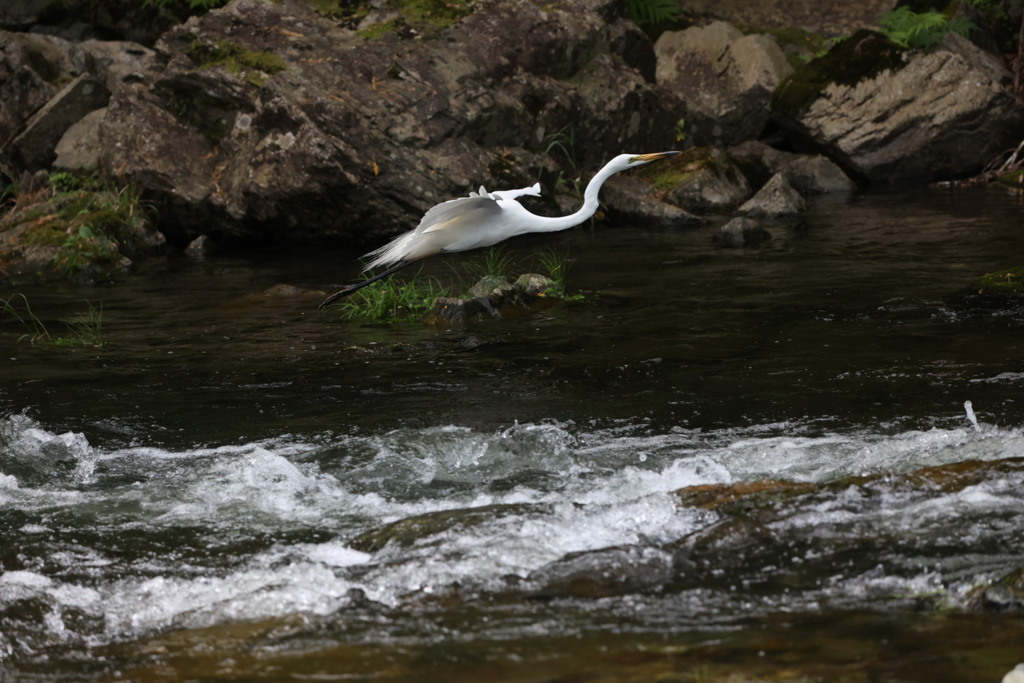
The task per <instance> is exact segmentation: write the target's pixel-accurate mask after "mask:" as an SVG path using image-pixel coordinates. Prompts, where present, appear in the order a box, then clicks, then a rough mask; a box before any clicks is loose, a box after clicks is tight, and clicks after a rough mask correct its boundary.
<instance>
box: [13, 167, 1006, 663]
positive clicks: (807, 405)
mask: <svg viewBox="0 0 1024 683" xmlns="http://www.w3.org/2000/svg"><path fill="white" fill-rule="evenodd" d="M1022 208H1024V201H1022V199H1021V196H1020V195H1019V194H1014V193H1011V192H1007V191H1005V190H1001V189H998V188H990V187H982V188H960V189H954V188H931V189H912V190H906V189H904V190H888V191H873V192H870V193H866V194H859V195H855V196H849V197H847V196H826V197H819V198H816V199H814V200H813V201H812V202H811V206H810V209H809V210H808V212H807V214H806V216H805V222H804V223H803V224H801V225H799V226H788V227H787V226H777V227H773V228H771V232H772V236H773V238H772V239H771V240H770V241H769V242H767V243H765V244H764V245H763V246H760V247H758V248H752V249H744V250H730V249H722V248H718V247H716V246H714V245H713V244H712V241H711V232H712V230H713V225H708V226H706V227H697V228H693V227H687V228H650V227H637V226H630V225H619V224H601V225H598V226H596V227H595V226H582V227H579V228H576V229H573V230H570V231H567V232H565V233H560V234H558V235H548V236H534V237H524V238H518V239H517V240H515V241H513V242H512V243H511V244H510V245H509V251H510V253H511V254H513V255H515V256H517V257H522V259H523V260H524V262H526V263H527V264H528V262H529V259H530V255H531V254H532V253H533V252H534V251H536V249H538V248H540V247H542V246H546V245H555V246H556V247H557V248H558V249H559V251H561V252H562V253H565V254H567V255H568V256H569V258H570V264H571V266H572V270H571V272H570V275H569V281H568V284H569V286H570V288H572V289H573V290H575V291H577V292H579V293H581V294H582V295H583V296H582V298H581V299H580V300H576V301H569V302H564V303H560V304H556V305H553V306H550V307H546V308H544V309H543V310H536V311H533V312H528V313H524V314H523V315H521V316H513V317H507V318H506V319H497V318H488V319H482V320H475V321H470V322H468V323H464V324H457V325H452V326H431V325H427V324H424V323H422V322H419V321H406V322H401V323H393V324H370V323H360V322H350V321H344V320H340V319H339V318H338V316H337V315H336V314H334V313H333V312H330V311H328V312H322V311H318V310H317V308H316V306H317V303H318V302H319V300H320V297H321V296H322V295H321V294H317V293H316V292H315V291H313V292H309V293H298V294H293V295H289V294H288V293H287V292H286V291H285V292H283V291H282V290H281V289H280V288H277V289H275V285H279V284H288V285H294V286H297V287H301V288H306V289H311V290H317V289H319V290H326V291H329V290H330V287H331V284H332V283H343V282H346V281H348V280H350V279H351V278H354V277H356V275H357V272H356V271H357V266H356V261H355V257H356V256H357V254H350V253H327V252H322V251H318V252H300V251H294V252H275V253H262V254H254V255H247V256H221V257H216V256H211V257H208V258H205V259H190V258H186V257H183V256H181V257H172V258H166V259H154V260H151V261H147V262H142V263H139V264H137V267H136V268H135V269H134V271H133V272H132V273H131V274H129V275H126V276H125V277H124V278H123V279H121V280H120V281H118V282H116V283H111V284H103V285H94V286H73V285H68V284H61V285H49V286H40V287H24V288H17V289H9V290H8V291H7V292H6V294H4V297H5V298H8V297H13V296H14V295H15V294H24V295H25V297H26V298H27V300H28V301H29V302H30V304H31V308H32V311H33V313H34V314H35V315H37V316H38V317H39V319H40V320H41V322H43V323H44V324H45V325H46V326H47V328H48V329H49V330H51V331H52V332H54V334H55V333H56V332H57V331H60V330H63V329H64V325H63V324H62V323H61V322H60V321H61V320H66V319H68V318H72V317H74V316H76V315H80V314H81V313H82V312H83V311H84V310H88V307H90V306H91V307H92V308H93V309H94V310H101V311H102V341H103V344H102V345H101V346H91V345H55V344H52V343H42V342H37V343H33V342H31V341H30V340H29V339H27V338H25V334H26V327H25V325H23V324H20V323H19V322H18V321H17V320H15V319H14V318H13V317H12V316H10V315H7V316H5V317H3V318H0V352H2V357H3V361H0V362H2V368H3V371H2V373H3V381H2V384H0V570H2V574H0V678H3V680H5V681H6V680H12V681H20V680H25V681H79V680H80V681H95V680H104V681H106V680H131V681H184V680H247V681H248V680H380V681H391V680H394V681H399V680H417V681H424V680H437V681H466V682H470V681H483V680H487V681H582V680H586V681H653V680H666V681H726V680H728V681H747V680H751V681H752V680H758V681H760V680H773V681H775V680H799V681H818V680H821V681H835V680H844V681H865V682H866V681H928V682H929V683H937V682H943V681H949V682H953V681H956V682H958V683H962V682H964V681H967V682H971V681H979V682H981V681H998V680H999V679H1000V677H1001V676H1002V675H1003V674H1004V673H1006V672H1007V671H1009V670H1010V669H1012V668H1013V667H1014V666H1015V665H1016V664H1017V663H1019V662H1024V611H1022V603H1024V599H1022V597H1021V595H1022V593H1024V589H1022V587H1021V584H1022V581H1021V579H1020V578H1019V577H1018V578H1017V579H1016V582H1017V583H1016V584H1015V585H1016V588H1014V584H1013V573H1014V572H1019V571H1020V570H1021V568H1022V567H1024V496H1022V495H1021V491H1022V490H1024V431H1022V430H1024V394H1022V388H1024V303H1022V302H1021V301H1016V302H1014V301H1009V302H1007V301H1006V300H1001V301H1000V300H995V299H992V298H989V297H979V296H977V295H975V294H974V293H972V291H971V283H972V281H974V280H975V279H976V278H977V277H979V276H980V275H982V274H984V273H986V272H989V271H994V270H999V269H1003V268H1009V267H1012V266H1019V265H1021V264H1022V261H1024V220H1022V215H1024V213H1022ZM467 258H471V256H469V255H457V256H452V257H445V258H443V259H437V260H436V261H435V262H433V263H431V264H429V265H428V266H427V270H426V272H427V273H431V274H436V275H438V276H439V277H442V278H444V277H447V276H449V274H450V273H451V272H452V271H453V269H456V270H457V269H458V268H459V267H460V264H461V263H463V262H464V259H467ZM1007 577H1009V578H1007ZM1015 591H1016V592H1015Z"/></svg>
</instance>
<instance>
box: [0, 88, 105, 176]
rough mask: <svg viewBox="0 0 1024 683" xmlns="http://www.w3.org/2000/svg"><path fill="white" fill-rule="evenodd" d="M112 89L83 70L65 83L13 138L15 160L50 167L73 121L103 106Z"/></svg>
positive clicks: (24, 165)
mask: <svg viewBox="0 0 1024 683" xmlns="http://www.w3.org/2000/svg"><path fill="white" fill-rule="evenodd" d="M109 97H110V93H109V92H108V91H107V88H106V87H105V86H104V85H103V84H102V83H101V82H99V81H97V80H96V79H95V78H93V77H92V76H89V75H86V74H83V75H81V76H78V77H77V78H75V79H73V80H72V81H71V82H70V83H68V84H67V85H65V86H64V87H63V88H62V89H61V90H60V91H59V92H58V93H57V94H56V95H54V96H53V97H52V98H51V99H50V101H48V102H47V103H46V104H45V105H44V106H43V107H42V108H41V109H39V111H37V112H36V113H35V114H33V115H32V117H31V118H30V119H29V120H28V122H27V123H26V124H25V127H24V129H23V130H22V131H21V132H20V133H19V134H18V135H16V136H15V137H14V139H13V140H11V143H10V148H9V150H8V153H9V154H10V155H11V158H12V160H13V163H15V164H17V165H18V166H19V167H20V168H25V169H29V170H35V169H43V168H48V167H49V166H50V164H51V162H52V161H53V159H54V149H55V148H56V146H57V143H58V142H59V141H60V139H61V137H63V135H64V133H65V132H67V130H68V128H70V127H71V126H72V125H73V124H74V123H76V122H78V121H79V120H81V119H82V117H84V116H85V115H86V114H88V113H89V112H92V111H95V110H96V109H99V108H101V107H103V106H104V105H105V104H106V102H107V99H108V98H109Z"/></svg>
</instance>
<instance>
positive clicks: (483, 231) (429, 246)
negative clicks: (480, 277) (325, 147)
mask: <svg viewBox="0 0 1024 683" xmlns="http://www.w3.org/2000/svg"><path fill="white" fill-rule="evenodd" d="M673 154H678V152H657V153H654V154H620V155H619V156H617V157H615V158H614V159H612V160H611V161H609V162H608V163H607V164H605V165H604V168H602V169H601V170H600V171H598V172H597V174H596V175H595V176H594V177H593V178H591V180H590V183H589V184H588V185H587V189H586V191H584V193H583V206H581V207H580V209H579V211H577V212H576V213H574V214H570V215H568V216H561V217H557V218H548V217H546V216H538V215H537V214H534V213H530V212H529V211H527V210H526V209H525V208H523V206H522V205H521V204H520V203H519V202H518V201H516V200H517V198H518V197H522V196H524V195H531V196H535V197H537V196H540V183H537V184H535V185H533V186H532V187H524V188H522V189H520V190H503V191H499V192H488V191H487V190H485V189H484V188H483V187H481V188H480V191H479V192H470V193H469V196H468V197H460V198H459V199H452V200H449V201H446V202H441V203H440V204H438V205H437V206H435V207H433V208H432V209H430V210H429V211H427V213H426V214H424V216H423V218H422V219H421V220H420V224H419V225H418V226H416V229H415V230H410V231H409V232H407V233H405V234H404V235H399V236H398V237H396V238H395V239H394V240H392V241H391V242H388V243H387V244H385V245H384V246H383V247H381V248H379V249H375V250H373V251H371V252H370V253H369V254H367V255H366V256H367V257H370V258H371V260H370V262H369V263H367V264H366V267H365V268H364V269H363V272H366V271H368V270H373V269H374V268H377V267H378V266H389V268H388V269H387V270H385V271H384V272H382V273H379V274H378V275H374V276H373V277H371V278H370V279H368V280H364V281H362V282H359V283H356V284H354V285H348V286H346V287H343V288H342V289H340V290H338V291H337V292H335V293H334V294H331V295H330V296H329V297H327V298H326V299H324V301H323V303H322V304H320V308H323V307H324V306H327V305H328V304H330V303H332V302H334V301H336V300H338V299H340V298H342V297H345V296H348V295H349V294H351V293H353V292H356V291H358V290H360V289H362V288H363V287H365V286H366V285H368V284H371V283H373V282H376V281H377V280H380V279H381V278H384V277H387V276H388V275H391V274H392V273H394V272H395V271H397V270H401V269H402V268H405V267H406V266H408V265H410V264H412V263H414V262H416V261H419V260H420V259H424V258H426V257H428V256H433V255H434V254H444V253H449V252H456V251H468V250H470V249H477V248H479V247H489V246H491V245H493V244H497V243H498V242H501V241H503V240H507V239H508V238H509V237H515V236H516V235H524V234H526V233H528V232H556V231H558V230H566V229H568V228H572V227H575V226H577V225H579V224H580V223H582V222H584V221H585V220H587V219H588V218H590V217H591V216H593V215H594V212H595V211H597V193H598V192H599V191H600V190H601V186H602V185H604V182H605V181H606V180H608V178H610V177H612V176H613V175H615V174H616V173H618V172H619V171H625V170H626V169H629V168H633V167H635V166H642V165H644V164H648V163H650V162H652V161H657V160H658V159H663V158H665V157H668V156H672V155H673Z"/></svg>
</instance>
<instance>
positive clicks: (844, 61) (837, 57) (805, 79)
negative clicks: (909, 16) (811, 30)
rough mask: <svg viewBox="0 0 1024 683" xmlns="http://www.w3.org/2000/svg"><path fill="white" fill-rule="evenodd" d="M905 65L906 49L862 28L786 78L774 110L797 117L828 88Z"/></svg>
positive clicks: (775, 98) (774, 97) (774, 95)
mask: <svg viewBox="0 0 1024 683" xmlns="http://www.w3.org/2000/svg"><path fill="white" fill-rule="evenodd" d="M904 63H905V61H904V59H903V48H901V47H900V46H899V45H897V44H896V43H894V42H892V41H891V40H889V39H888V38H886V37H885V36H884V35H882V34H881V33H878V32H877V31H869V30H867V29H862V30H860V31H857V32H856V33H855V34H853V36H851V37H850V38H848V39H847V40H844V41H842V42H840V43H837V44H836V45H835V47H833V48H832V49H831V50H829V51H828V52H827V53H826V54H824V55H822V56H821V57H817V58H815V59H812V60H811V61H809V62H807V63H806V64H804V65H803V66H802V67H801V68H799V69H797V70H796V71H794V72H793V73H792V74H790V75H789V76H787V77H786V78H785V79H784V80H783V81H782V83H780V84H779V86H778V87H777V88H776V89H775V92H773V93H772V104H771V106H772V110H773V111H776V112H778V113H781V114H783V115H785V116H787V117H790V118H797V117H798V116H799V115H800V113H801V112H803V111H804V110H806V109H807V108H808V107H809V106H810V105H811V103H812V102H814V101H815V100H816V99H817V98H818V97H819V96H820V95H821V93H822V92H823V91H824V90H825V89H826V88H827V87H828V86H829V85H832V84H833V83H835V84H837V85H846V86H855V85H857V84H858V83H860V82H861V81H865V80H868V79H870V78H874V77H875V76H877V75H878V74H880V73H882V72H883V71H887V70H890V69H899V68H901V67H902V66H903V65H904Z"/></svg>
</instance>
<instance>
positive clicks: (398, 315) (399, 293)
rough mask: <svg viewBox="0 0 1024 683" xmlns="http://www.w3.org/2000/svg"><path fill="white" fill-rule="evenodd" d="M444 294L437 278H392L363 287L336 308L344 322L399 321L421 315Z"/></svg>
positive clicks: (445, 291)
mask: <svg viewBox="0 0 1024 683" xmlns="http://www.w3.org/2000/svg"><path fill="white" fill-rule="evenodd" d="M447 295H448V288H447V287H445V286H444V285H442V284H441V282H440V281H439V280H437V278H433V277H423V276H421V275H420V274H419V273H417V274H416V275H414V276H413V277H411V278H402V279H399V278H397V277H396V276H394V275H392V276H390V277H386V278H384V279H383V280H378V281H377V282H374V283H373V284H372V285H367V286H366V287H363V288H362V289H360V290H359V291H358V292H356V293H354V294H352V295H350V296H348V297H347V298H345V299H343V300H342V301H341V303H340V304H338V305H337V308H338V309H340V312H341V317H342V318H344V319H346V320H363V321H372V322H379V321H384V320H402V319H406V318H412V317H415V316H420V315H423V314H424V313H426V312H427V311H429V310H431V309H432V308H433V307H434V302H435V301H437V299H438V297H442V296H447ZM332 308H333V307H332Z"/></svg>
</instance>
